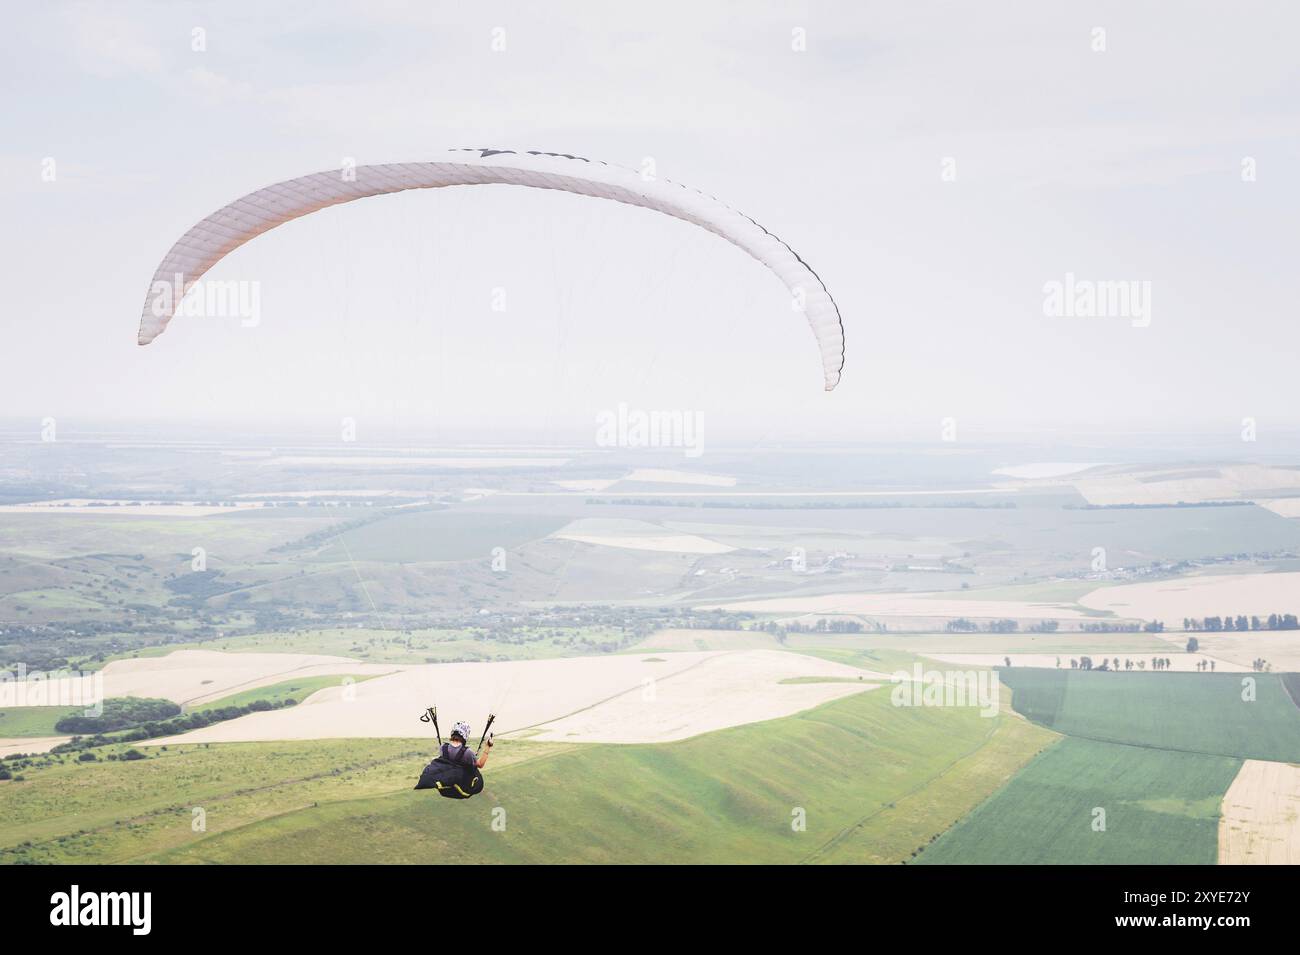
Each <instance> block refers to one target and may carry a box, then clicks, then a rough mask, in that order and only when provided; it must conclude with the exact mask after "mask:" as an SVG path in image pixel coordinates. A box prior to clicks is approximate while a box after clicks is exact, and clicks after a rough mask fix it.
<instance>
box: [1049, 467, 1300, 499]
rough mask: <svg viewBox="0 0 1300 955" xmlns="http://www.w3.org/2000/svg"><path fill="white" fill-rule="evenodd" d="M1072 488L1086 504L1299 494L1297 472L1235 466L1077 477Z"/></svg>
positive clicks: (1299, 484) (1299, 477)
mask: <svg viewBox="0 0 1300 955" xmlns="http://www.w3.org/2000/svg"><path fill="white" fill-rule="evenodd" d="M1071 483H1073V484H1074V487H1075V488H1076V489H1078V491H1079V493H1080V494H1082V495H1083V496H1084V498H1085V499H1087V501H1088V503H1090V504H1177V503H1179V502H1180V501H1182V502H1186V503H1194V502H1197V501H1228V500H1235V499H1239V498H1250V497H1252V496H1253V495H1254V494H1256V493H1258V492H1260V491H1274V490H1279V489H1284V488H1291V489H1296V490H1300V470H1293V469H1291V468H1271V467H1264V466H1262V465H1258V464H1238V465H1233V466H1231V467H1224V468H1191V467H1181V468H1168V469H1161V470H1152V471H1134V472H1127V473H1113V474H1102V475H1098V476H1089V477H1081V478H1078V479H1076V480H1074V481H1073V482H1071Z"/></svg>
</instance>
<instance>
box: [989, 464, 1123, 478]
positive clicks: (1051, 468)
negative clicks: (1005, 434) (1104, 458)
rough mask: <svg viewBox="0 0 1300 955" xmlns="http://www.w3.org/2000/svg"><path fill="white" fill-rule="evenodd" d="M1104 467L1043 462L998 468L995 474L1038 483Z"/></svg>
mask: <svg viewBox="0 0 1300 955" xmlns="http://www.w3.org/2000/svg"><path fill="white" fill-rule="evenodd" d="M1097 467H1102V465H1100V464H1066V463H1057V462H1052V461H1041V462H1037V463H1034V464H1015V465H1011V466H1010V467H1005V468H998V469H997V470H995V471H994V472H993V473H994V474H996V475H998V476H999V477H1012V478H1019V479H1020V480H1022V481H1038V480H1042V479H1044V478H1058V477H1066V476H1068V475H1071V474H1078V473H1079V472H1080V471H1089V470H1091V469H1092V468H1097Z"/></svg>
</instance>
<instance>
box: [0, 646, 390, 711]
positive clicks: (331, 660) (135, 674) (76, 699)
mask: <svg viewBox="0 0 1300 955" xmlns="http://www.w3.org/2000/svg"><path fill="white" fill-rule="evenodd" d="M396 669H399V668H398V667H396V666H393V665H390V664H379V663H360V662H358V661H356V660H350V659H348V658H347V657H335V656H326V655H324V654H308V653H222V652H221V651H219V650H176V651H175V652H173V653H169V654H167V655H166V656H162V657H141V658H139V659H132V660H114V661H113V662H112V663H110V664H108V665H107V666H106V667H104V668H103V669H102V670H99V671H97V672H95V673H91V674H88V675H86V676H82V677H72V676H63V677H57V676H56V675H55V674H51V676H54V677H55V678H53V679H48V680H40V681H31V682H30V683H29V682H28V681H22V680H18V681H12V682H4V683H0V705H5V706H17V705H19V704H23V705H27V706H36V705H56V704H62V703H68V704H71V705H80V704H82V703H89V702H92V701H94V700H95V699H98V698H99V697H100V694H101V692H102V696H104V697H112V696H135V697H151V698H154V699H164V700H171V701H172V702H173V703H183V704H198V703H206V702H209V701H211V700H216V699H220V698H221V697H223V696H229V695H230V694H231V693H237V692H241V691H243V690H250V689H254V688H256V687H259V686H270V685H271V684H273V683H282V682H284V681H285V680H294V679H303V678H306V677H314V676H326V675H329V674H334V673H337V674H354V675H357V676H363V675H373V674H381V673H391V672H392V671H393V670H396ZM101 688H102V690H101ZM36 701H40V702H36Z"/></svg>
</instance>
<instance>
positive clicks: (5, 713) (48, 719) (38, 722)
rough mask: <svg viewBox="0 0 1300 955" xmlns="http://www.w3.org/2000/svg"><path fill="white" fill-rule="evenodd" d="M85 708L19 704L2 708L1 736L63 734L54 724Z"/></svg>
mask: <svg viewBox="0 0 1300 955" xmlns="http://www.w3.org/2000/svg"><path fill="white" fill-rule="evenodd" d="M84 709H85V707H81V706H17V707H11V708H10V709H7V710H0V738H6V737H22V736H61V735H63V734H61V733H60V732H59V731H58V730H56V729H55V728H54V724H55V723H57V722H58V721H59V720H61V719H63V718H64V717H65V716H75V715H77V714H79V713H81V712H83V711H84Z"/></svg>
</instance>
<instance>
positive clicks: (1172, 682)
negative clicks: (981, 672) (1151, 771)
mask: <svg viewBox="0 0 1300 955" xmlns="http://www.w3.org/2000/svg"><path fill="white" fill-rule="evenodd" d="M1000 672H1001V675H1002V680H1003V682H1004V683H1006V684H1007V685H1008V686H1010V687H1011V689H1012V691H1013V694H1014V695H1013V705H1014V706H1015V709H1016V711H1017V712H1019V713H1023V714H1024V715H1025V716H1026V717H1028V718H1029V719H1031V720H1033V721H1035V722H1036V723H1041V724H1042V725H1044V726H1047V727H1050V728H1051V729H1054V730H1056V731H1057V732H1058V733H1064V734H1066V735H1068V736H1081V737H1086V738H1090V739H1096V740H1106V741H1110V742H1116V743H1128V744H1131V745H1133V746H1139V747H1142V746H1145V747H1152V748H1158V749H1168V750H1179V751H1182V752H1188V753H1206V754H1213V755H1219V756H1235V757H1242V758H1251V759H1265V760H1280V761H1282V762H1296V761H1300V710H1297V709H1296V707H1295V706H1294V705H1293V704H1292V702H1291V700H1290V698H1289V697H1288V696H1287V694H1286V691H1285V690H1284V689H1283V686H1282V681H1281V680H1280V679H1279V678H1278V677H1277V676H1276V675H1274V674H1270V673H1252V674H1240V673H1150V672H1144V673H1111V672H1099V671H1096V670H1092V671H1083V670H1030V669H1019V668H1012V669H1009V670H1005V669H1004V670H1002V671H1000ZM1243 681H1250V683H1249V685H1248V687H1247V686H1243ZM1249 688H1253V692H1254V697H1253V698H1249V695H1248V689H1249ZM1243 694H1247V698H1243Z"/></svg>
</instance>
